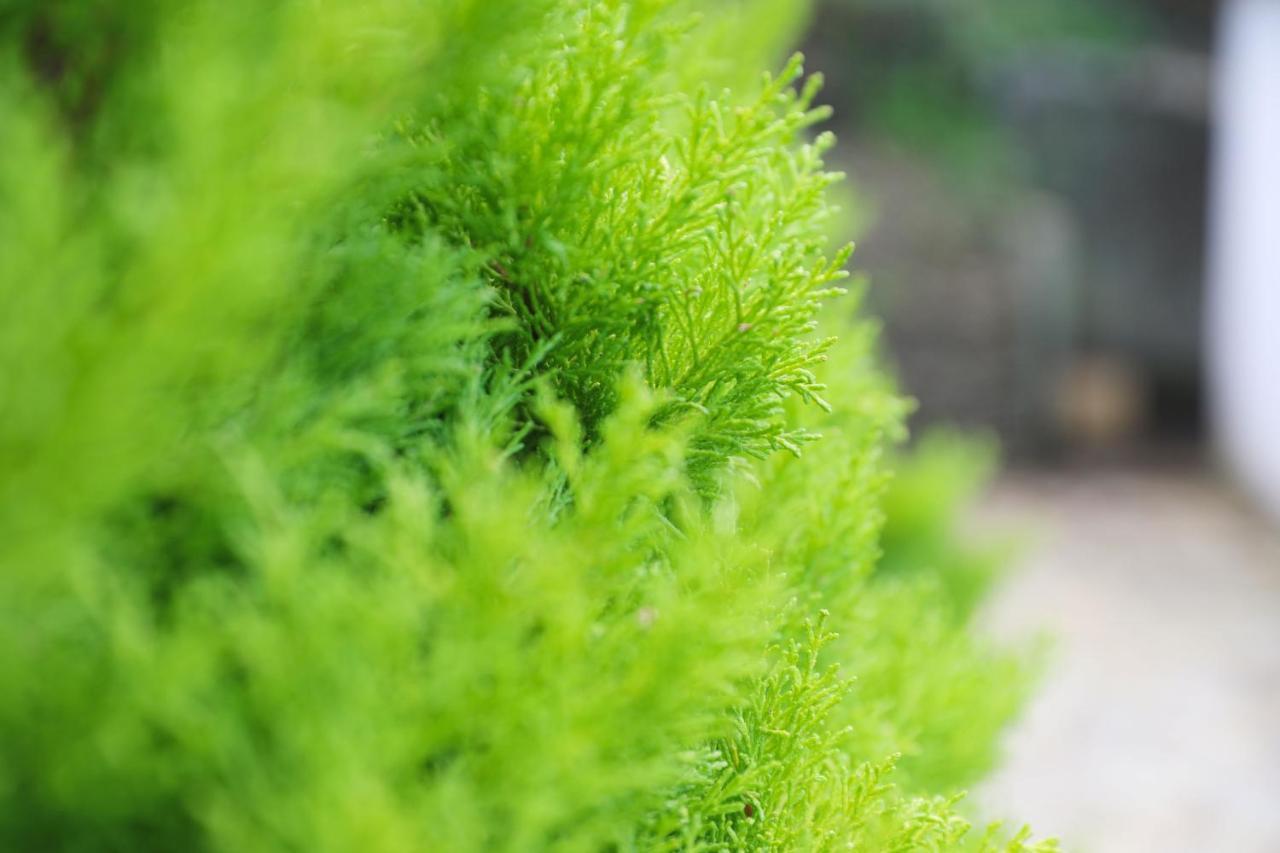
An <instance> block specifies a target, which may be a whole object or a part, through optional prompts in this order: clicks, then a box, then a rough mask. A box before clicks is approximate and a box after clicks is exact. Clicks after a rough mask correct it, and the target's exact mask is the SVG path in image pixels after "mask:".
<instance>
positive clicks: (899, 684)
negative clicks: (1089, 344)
mask: <svg viewBox="0 0 1280 853" xmlns="http://www.w3.org/2000/svg"><path fill="white" fill-rule="evenodd" d="M783 5H785V4H773V3H761V2H750V3H729V2H727V0H726V2H724V3H721V4H711V3H702V4H694V3H688V2H672V0H629V2H624V0H611V2H599V1H598V0H597V1H596V2H592V0H559V1H558V2H550V0H509V2H498V1H497V0H486V2H471V0H432V2H418V1H417V0H375V1H374V2H367V3H345V2H337V0H285V2H281V3H276V4H257V3H251V2H248V0H234V2H229V1H228V0H189V2H184V3H155V2H140V3H130V4H121V3H112V2H107V0H84V1H83V2H70V0H65V2H64V0H53V2H48V0H44V2H38V0H16V2H13V1H11V2H10V3H8V4H7V5H6V11H5V14H4V15H3V17H2V18H0V127H3V129H4V139H5V151H4V153H3V156H2V157H0V472H2V476H0V750H2V753H0V847H3V848H4V849H14V850H139V849H154V850H186V849H193V850H202V849H208V850H228V851H245V850H308V851H314V850H335V851H339V850H340V851H349V850H361V851H364V850H388V851H404V850H441V851H444V850H448V851H466V850H512V851H527V850H541V849H555V850H591V851H599V850H818V849H829V848H844V849H862V850H942V849H956V848H971V849H984V850H994V849H1004V850H1011V851H1012V850H1025V849H1035V848H1034V847H1032V846H1031V844H1030V842H1029V841H1027V838H1026V835H1025V833H1023V834H1019V835H1018V836H1016V837H1012V838H1009V837H1006V836H1003V835H1001V834H1000V833H999V832H998V831H997V830H996V829H994V828H993V829H992V830H990V831H988V832H987V833H985V834H984V833H981V832H976V831H971V830H969V826H968V823H967V821H965V820H964V819H963V818H962V817H961V816H960V814H959V813H958V811H957V807H956V800H957V797H958V790H959V789H958V786H960V785H963V784H967V783H968V782H970V781H972V780H973V779H974V778H975V776H976V775H978V774H980V773H981V772H982V771H983V770H984V769H985V768H986V765H987V763H988V762H989V761H990V753H991V747H992V739H993V738H994V735H995V731H996V730H997V729H998V726H999V724H1001V723H1003V722H1004V721H1005V719H1007V717H1008V714H1009V711H1010V699H1011V698H1016V696H1017V695H1019V694H1020V692H1021V690H1022V684H1023V678H1022V668H1021V666H1020V665H1019V663H1018V661H1017V660H1016V659H1013V658H1011V657H1009V656H1008V655H1006V654H1003V653H1000V652H996V651H993V650H991V649H989V648H986V647H985V646H984V645H983V644H982V643H981V642H979V641H978V640H976V639H974V638H973V637H971V636H970V634H969V633H968V630H967V627H966V620H965V619H964V618H959V617H958V616H957V615H956V612H957V611H956V606H955V605H954V603H953V602H952V600H951V596H952V591H951V590H952V587H951V586H949V585H948V584H947V583H946V582H943V581H942V580H940V579H939V577H938V575H939V572H941V571H943V570H944V569H945V566H938V567H935V566H928V565H924V566H916V567H914V568H912V569H911V570H910V571H905V572H888V571H884V572H877V571H876V570H875V568H874V567H875V563H876V557H877V552H878V544H877V543H878V536H879V531H880V527H881V522H882V520H883V511H882V504H881V501H882V497H883V494H884V488H885V483H886V481H887V474H886V473H885V471H886V469H885V467H884V465H883V464H882V461H881V457H882V454H883V449H884V447H885V446H886V443H887V442H888V441H890V440H892V439H893V438H894V437H896V436H897V435H898V434H899V432H900V430H901V427H900V422H901V417H902V414H903V408H904V407H903V405H902V403H901V402H899V401H898V399H897V398H896V397H895V396H894V393H893V391H892V388H891V387H890V386H889V384H888V383H887V381H886V380H885V379H884V378H883V377H882V375H881V374H880V373H879V372H878V370H877V368H876V367H875V365H874V362H873V359H872V357H871V347H872V340H873V335H872V333H871V330H870V328H869V327H868V326H867V325H866V324H858V325H855V326H853V327H852V328H850V329H843V328H837V329H836V331H838V332H840V333H841V335H840V340H839V342H838V343H836V342H834V339H833V338H832V337H831V336H829V335H823V334H820V333H819V332H818V330H817V322H818V319H817V318H818V312H819V306H820V304H821V303H823V302H824V301H825V300H827V299H828V298H829V297H831V296H834V295H835V293H836V286H835V283H836V282H837V280H838V279H839V278H840V277H841V275H842V273H841V268H842V266H843V261H844V258H845V253H843V252H836V253H829V252H828V251H827V249H826V239H827V235H826V222H827V219H828V217H829V215H830V206H829V203H828V201H827V200H826V196H825V192H824V191H825V189H826V188H827V186H828V185H829V184H830V183H831V182H832V181H833V180H834V176H832V175H829V174H827V173H825V172H824V171H823V169H822V165H821V153H822V151H823V149H824V148H825V147H827V146H828V145H829V144H830V141H829V140H827V139H824V138H823V137H821V136H819V137H818V138H817V139H816V140H815V141H813V142H807V141H805V139H804V138H803V136H804V133H805V131H806V130H807V129H808V128H810V127H811V126H812V125H813V124H814V123H815V122H817V121H819V120H820V119H821V118H822V117H823V115H824V113H823V112H822V111H821V110H820V109H815V108H814V107H813V98H814V96H815V95H816V92H817V84H816V82H814V81H813V80H812V79H810V80H809V81H806V82H802V75H801V69H800V65H799V62H798V60H794V61H792V62H791V63H789V64H788V65H786V66H785V69H784V71H783V72H782V73H781V74H779V75H777V76H770V77H766V78H765V79H764V80H763V82H757V83H755V84H751V85H749V86H748V88H746V89H742V88H739V89H737V90H736V93H732V94H731V93H729V92H727V91H720V90H719V89H712V88H710V87H709V84H708V82H707V81H712V80H714V81H718V83H726V82H732V83H734V84H735V85H739V86H740V85H741V81H742V80H743V79H744V78H745V77H746V76H747V75H745V74H744V73H743V69H742V68H741V67H740V65H739V63H738V62H736V61H735V60H741V61H742V62H750V63H755V62H757V61H760V57H761V56H763V55H764V54H766V53H768V52H769V47H768V46H767V45H765V44H764V43H765V42H768V41H769V39H767V38H761V37H760V33H761V32H769V30H768V29H766V28H764V27H762V25H761V20H762V18H761V16H773V18H772V20H774V21H775V23H776V31H777V32H784V31H786V26H785V25H786V23H787V22H793V21H794V20H795V17H794V15H795V13H794V10H791V9H790V8H789V7H788V8H787V9H786V10H784V11H780V9H781V8H782V6H783ZM695 6H699V7H701V9H702V11H703V12H704V13H705V14H706V16H705V17H704V18H702V19H701V20H702V22H701V23H699V19H698V18H697V17H696V16H694V15H692V14H691V13H692V12H696V11H698V10H697V9H695V8H694V7H695ZM748 35H750V36H752V38H747V36H748ZM752 39H754V41H753V40H752ZM738 45H742V46H743V47H742V49H741V50H740V51H738V52H736V53H735V52H734V48H735V46H738ZM712 48H715V51H712ZM841 310H842V311H843V312H847V311H848V308H847V307H846V308H844V309H841ZM833 325H835V326H837V327H838V326H839V325H840V324H838V323H835V324H833ZM828 356H830V360H829V361H828V360H827V359H828ZM819 434H820V435H821V437H820V438H819ZM906 538H907V539H910V534H909V532H908V533H907V534H906ZM966 606H967V605H966ZM895 763H900V767H899V769H897V770H895V769H894V768H895Z"/></svg>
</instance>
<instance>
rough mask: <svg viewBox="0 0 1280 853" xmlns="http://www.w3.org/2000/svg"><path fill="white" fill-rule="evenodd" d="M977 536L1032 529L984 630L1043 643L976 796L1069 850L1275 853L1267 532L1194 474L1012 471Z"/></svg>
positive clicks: (1279, 828) (1275, 704)
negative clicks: (1023, 705) (995, 763)
mask: <svg viewBox="0 0 1280 853" xmlns="http://www.w3.org/2000/svg"><path fill="white" fill-rule="evenodd" d="M975 525H976V526H978V527H980V528H982V529H984V530H990V529H992V528H994V529H997V530H1002V531H1010V530H1013V531H1019V532H1020V535H1021V533H1026V534H1028V538H1027V540H1026V548H1025V550H1024V552H1023V557H1022V558H1021V560H1020V561H1019V565H1018V566H1017V568H1016V570H1015V571H1014V573H1013V574H1012V575H1011V576H1010V577H1009V579H1008V581H1007V583H1005V584H1004V585H1003V586H1002V588H1001V589H1000V591H999V592H998V593H997V595H996V597H995V600H994V601H993V603H992V605H991V608H990V612H989V613H988V614H985V616H984V618H983V620H982V621H983V624H984V626H986V627H987V628H988V629H989V630H991V631H992V632H994V633H995V635H996V636H997V637H999V638H1005V639H1009V638H1026V637H1028V636H1036V635H1042V634H1044V633H1045V632H1047V633H1048V634H1050V635H1051V641H1052V645H1051V647H1050V653H1049V657H1048V664H1047V669H1046V672H1045V675H1044V677H1043V681H1042V683H1041V686H1040V689H1039V691H1038V692H1037V694H1036V695H1035V697H1034V698H1033V699H1032V702H1031V704H1030V706H1029V707H1028V709H1027V711H1026V713H1025V716H1024V717H1023V719H1022V721H1021V722H1020V723H1019V724H1018V725H1017V726H1016V727H1015V728H1014V729H1013V730H1012V731H1011V732H1010V734H1009V736H1008V739H1007V742H1006V749H1007V751H1006V760H1005V763H1004V765H1003V767H1002V768H1001V769H1000V770H999V771H998V772H997V773H995V774H994V775H993V776H992V777H991V778H990V779H989V781H988V782H986V783H984V785H983V786H982V787H981V789H980V790H979V791H977V792H975V796H976V798H977V801H978V804H979V805H980V807H981V809H982V811H983V812H984V813H986V814H988V815H991V816H999V815H1012V816H1016V817H1017V818H1018V819H1019V820H1026V821H1028V822H1029V823H1031V825H1032V826H1033V828H1034V829H1035V830H1036V832H1037V835H1039V836H1044V835H1056V836H1057V837H1058V838H1059V839H1060V840H1061V841H1062V842H1063V847H1064V849H1065V850H1068V851H1077V850H1078V851H1093V853H1111V851H1115V852H1116V853H1120V851H1124V853H1133V851H1161V853H1174V852H1175V851H1196V853H1206V851H1210V852H1211V851H1231V853H1272V851H1280V534H1277V532H1276V530H1275V528H1274V527H1272V526H1270V525H1269V523H1268V522H1267V521H1266V520H1264V519H1263V518H1262V517H1261V516H1259V515H1258V514H1257V513H1256V511H1255V510H1254V509H1253V508H1252V507H1251V506H1250V505H1249V504H1248V503H1247V502H1246V501H1244V500H1243V499H1242V498H1241V497H1240V496H1239V495H1238V494H1236V493H1235V492H1234V491H1233V490H1232V489H1231V487H1230V486H1228V485H1226V484H1224V483H1223V482H1222V481H1221V480H1219V479H1218V478H1217V477H1215V476H1214V475H1212V474H1211V473H1208V472H1206V471H1204V470H1203V469H1202V468H1199V467H1195V466H1183V467H1172V468H1170V467H1164V468H1160V469H1155V470H1152V469H1145V470H1144V469H1129V470H1118V471H1117V470H1100V471H1099V470H1093V471H1089V472H1084V473H1026V472H1024V473H1011V474H1007V475H1006V476H1005V477H1004V478H1003V479H1002V480H1001V481H1000V482H999V483H998V484H997V485H996V487H995V488H994V489H993V491H992V493H991V494H990V495H989V497H988V498H987V499H986V501H985V502H984V504H983V505H982V506H981V508H980V510H979V511H978V518H977V519H976V521H975Z"/></svg>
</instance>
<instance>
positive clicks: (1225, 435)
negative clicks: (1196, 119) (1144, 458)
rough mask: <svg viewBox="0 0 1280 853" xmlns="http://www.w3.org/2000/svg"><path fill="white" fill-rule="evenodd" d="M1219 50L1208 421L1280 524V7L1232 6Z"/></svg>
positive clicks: (1241, 0)
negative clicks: (1209, 412) (1209, 408)
mask: <svg viewBox="0 0 1280 853" xmlns="http://www.w3.org/2000/svg"><path fill="white" fill-rule="evenodd" d="M1218 47H1219V49H1218V59H1217V70H1216V74H1217V80H1216V83H1215V98H1216V105H1215V136H1214V155H1213V172H1212V174H1213V181H1214V186H1213V209H1212V211H1211V217H1212V219H1211V222H1212V234H1211V245H1210V250H1211V267H1210V270H1209V279H1210V280H1209V300H1208V302H1209V305H1208V309H1209V310H1208V315H1207V318H1208V319H1207V322H1208V329H1207V332H1208V334H1207V336H1206V338H1207V341H1208V346H1209V353H1208V363H1209V388H1210V407H1211V417H1212V421H1213V428H1214V431H1215V437H1216V440H1217V443H1218V447H1219V450H1220V452H1221V454H1222V456H1223V458H1224V460H1225V461H1226V463H1227V464H1228V466H1229V467H1230V468H1231V470H1232V471H1233V473H1235V474H1236V476H1237V477H1238V478H1239V479H1240V481H1241V482H1242V483H1243V484H1244V485H1245V486H1246V487H1247V488H1249V489H1250V490H1251V491H1252V492H1254V493H1255V494H1256V495H1257V497H1258V498H1260V499H1261V500H1262V501H1263V502H1264V504H1265V505H1266V506H1267V507H1268V508H1269V509H1270V510H1272V511H1273V512H1274V513H1275V514H1276V516H1277V517H1278V518H1280V0H1228V2H1227V3H1226V4H1225V5H1224V8H1223V12H1222V20H1221V22H1220V43H1219V46H1218Z"/></svg>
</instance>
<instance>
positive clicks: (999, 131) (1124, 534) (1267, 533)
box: [804, 0, 1280, 851]
mask: <svg viewBox="0 0 1280 853" xmlns="http://www.w3.org/2000/svg"><path fill="white" fill-rule="evenodd" d="M804 50H805V53H806V55H807V57H808V67H809V69H810V70H814V71H820V72H822V73H823V74H824V75H825V76H826V79H827V86H826V89H825V90H824V94H825V98H826V100H827V101H828V102H829V103H831V104H832V105H833V106H834V107H835V110H836V119H835V120H834V127H833V128H832V129H834V130H835V131H836V133H837V135H838V136H839V138H840V145H839V146H838V148H837V151H836V154H835V157H834V159H835V161H836V163H835V165H836V166H837V167H839V168H843V169H846V170H847V171H848V172H849V173H850V176H851V183H852V186H853V188H854V191H855V192H854V193H853V195H854V197H856V198H857V199H858V201H857V202H856V204H855V205H854V206H853V209H852V210H851V211H850V216H851V217H852V218H853V220H854V221H853V222H852V223H851V227H852V229H853V230H855V231H856V233H858V234H860V235H861V238H860V241H859V242H860V248H859V250H858V252H857V254H856V256H855V267H856V268H857V270H858V271H859V272H861V273H864V274H865V275H866V276H867V278H868V279H869V280H870V282H871V285H870V287H869V288H868V290H867V297H866V298H867V300H868V301H869V302H870V304H871V305H870V307H871V309H872V312H873V313H874V314H876V315H877V316H879V317H881V318H883V322H884V338H885V346H886V349H887V354H888V357H889V360H890V361H891V363H892V364H893V365H894V366H895V367H896V370H897V373H898V375H899V377H900V380H901V383H902V385H903V387H904V388H905V390H906V392H907V393H909V394H910V395H912V396H913V397H915V398H916V399H917V400H918V402H919V408H918V411H917V413H916V415H915V416H914V420H913V432H914V433H915V434H917V435H918V434H920V433H922V432H924V431H927V430H928V429H929V428H931V427H934V426H946V427H960V428H963V429H969V430H980V431H985V432H989V433H992V434H994V435H996V436H998V438H999V440H1000V443H1001V445H1002V447H1003V449H1004V456H1005V459H1006V470H1005V472H1004V473H1003V474H1001V475H1000V476H999V478H998V479H997V481H996V483H995V484H994V486H993V487H992V488H991V490H990V493H989V494H988V495H987V496H986V497H985V498H984V500H983V501H982V502H981V504H980V506H979V508H978V511H977V512H976V517H975V518H974V519H973V521H972V523H973V525H974V527H975V528H977V529H984V530H985V529H1010V528H1025V529H1029V530H1031V531H1032V534H1031V536H1030V538H1029V541H1028V542H1027V543H1026V546H1025V547H1024V548H1023V549H1022V551H1021V554H1022V556H1021V558H1020V565H1018V566H1016V567H1015V568H1016V571H1015V572H1014V573H1013V574H1011V576H1010V580H1009V582H1008V583H1007V584H1005V586H1004V588H1003V589H1002V591H1001V593H1000V594H999V595H998V596H997V600H996V601H995V602H994V604H993V606H992V607H991V608H990V611H989V612H988V613H986V614H985V615H984V621H985V623H986V625H985V627H986V628H987V629H988V630H989V631H990V632H991V633H992V634H993V635H996V636H1008V637H1013V636H1026V635H1027V634H1030V633H1035V632H1037V631H1041V630H1047V632H1048V633H1049V634H1050V635H1051V636H1052V637H1053V651H1052V652H1051V654H1050V655H1049V658H1048V664H1047V667H1046V675H1045V680H1044V684H1043V687H1042V690H1041V691H1040V694H1039V696H1038V698H1037V699H1036V700H1035V702H1034V703H1033V705H1032V707H1031V708H1030V709H1029V710H1028V712H1027V714H1026V715H1025V718H1024V719H1023V721H1022V723H1021V724H1020V726H1019V727H1018V728H1017V730H1015V731H1014V732H1013V734H1012V735H1011V737H1010V740H1009V743H1008V752H1007V761H1006V763H1005V766H1004V767H1003V769H1002V770H1001V771H1000V772H999V773H997V774H996V776H995V777H994V778H993V779H992V781H991V782H990V783H989V784H988V785H987V786H986V787H985V788H984V789H983V790H982V791H979V792H976V794H975V796H976V797H977V799H978V800H979V802H980V804H981V806H982V808H983V809H984V810H985V811H987V812H989V813H991V814H992V815H999V814H1011V815H1017V816H1019V817H1020V818H1025V819H1027V820H1029V821H1031V822H1032V823H1033V825H1034V826H1035V828H1036V830H1037V832H1038V833H1042V834H1057V835H1059V836H1060V837H1061V838H1062V840H1063V842H1064V846H1065V847H1066V849H1068V850H1072V849H1079V850H1098V851H1130V850H1132V851H1142V850H1161V851H1172V850H1188V851H1192V850H1194V851H1210V850H1230V851H1277V850H1280V538H1278V536H1277V520H1278V519H1280V0H1223V2H1211V0H965V2H957V0H822V2H820V3H819V4H818V9H817V13H816V15H815V18H814V21H813V23H812V26H811V28H810V31H809V33H808V35H807V43H806V45H805V48H804Z"/></svg>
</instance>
